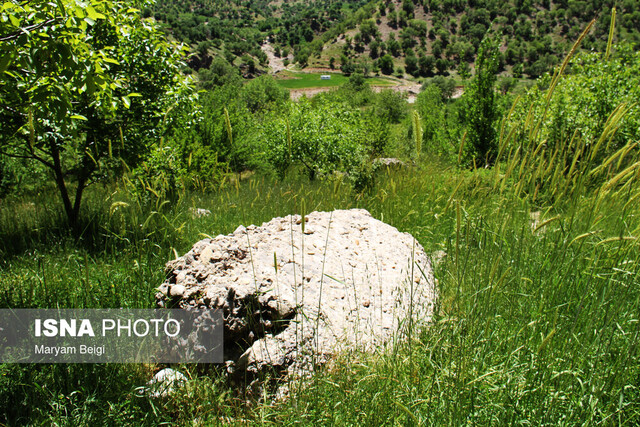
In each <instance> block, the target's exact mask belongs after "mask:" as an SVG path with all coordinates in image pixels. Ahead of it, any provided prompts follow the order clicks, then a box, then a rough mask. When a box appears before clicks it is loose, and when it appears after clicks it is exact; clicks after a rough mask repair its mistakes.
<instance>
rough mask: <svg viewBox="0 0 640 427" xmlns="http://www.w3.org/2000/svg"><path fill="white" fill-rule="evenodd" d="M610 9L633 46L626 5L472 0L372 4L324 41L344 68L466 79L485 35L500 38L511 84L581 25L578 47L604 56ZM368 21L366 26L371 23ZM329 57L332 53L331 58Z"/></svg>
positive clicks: (636, 9) (548, 58)
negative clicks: (370, 64) (395, 68)
mask: <svg viewBox="0 0 640 427" xmlns="http://www.w3.org/2000/svg"><path fill="white" fill-rule="evenodd" d="M614 6H616V7H617V8H618V16H619V22H620V25H619V26H618V28H617V29H616V33H615V36H616V37H617V38H618V39H621V38H624V39H625V40H626V41H628V42H630V43H632V44H633V45H634V46H636V47H637V46H638V45H639V43H640V31H639V30H638V28H640V6H639V5H638V3H637V2H634V1H614V0H608V1H604V2H603V1H595V0H592V1H577V0H562V1H551V0H534V1H496V0H489V1H481V2H479V1H476V0H468V1H467V0H433V1H426V0H424V1H423V0H412V1H409V0H408V1H401V0H394V1H382V2H380V1H378V2H372V3H369V4H368V5H367V6H365V7H364V8H363V10H365V11H366V13H363V14H362V15H361V16H362V17H363V18H362V20H359V21H358V26H357V27H356V28H355V29H349V30H348V31H345V32H344V33H343V35H340V34H332V37H333V40H331V39H328V38H326V37H323V39H324V40H325V41H331V44H328V45H326V46H325V47H326V48H328V49H329V50H330V51H331V48H332V45H333V44H334V43H336V42H337V41H338V40H341V39H342V37H343V36H346V37H345V43H344V44H341V45H340V48H341V52H342V55H343V56H344V57H345V58H346V60H348V61H350V62H356V63H357V62H358V61H362V60H363V59H364V58H368V59H370V60H375V61H376V65H377V67H378V68H380V69H382V70H383V72H384V73H385V74H390V73H391V71H390V70H391V66H390V63H389V61H390V60H392V58H393V57H395V58H396V60H395V63H396V64H403V65H404V66H405V69H406V72H407V73H409V74H411V75H414V76H416V77H418V76H431V75H433V73H438V74H446V73H448V72H454V71H457V72H458V73H459V74H460V75H464V74H466V73H467V72H468V71H466V70H468V65H469V64H470V63H472V62H474V61H475V59H476V57H477V54H478V49H479V47H480V42H481V40H482V39H483V37H484V34H485V33H486V32H487V31H488V30H493V31H495V32H496V33H497V34H498V35H499V36H500V46H501V49H500V54H499V57H498V60H499V62H498V63H499V69H500V70H506V71H508V72H510V73H511V74H513V75H514V76H516V77H522V76H523V75H526V76H529V77H533V78H535V77H538V76H541V75H543V74H544V73H545V72H546V71H549V70H550V69H551V67H552V66H553V65H555V64H557V63H558V62H559V59H560V58H561V57H562V56H563V55H564V53H565V52H566V51H567V50H568V48H569V47H570V45H571V43H573V41H574V40H575V39H576V38H577V37H578V35H579V34H580V33H581V31H582V29H583V26H584V25H585V24H586V23H587V22H589V21H591V20H592V19H597V22H596V25H595V31H594V32H593V33H592V34H590V35H589V37H587V39H586V40H585V42H584V44H583V47H584V48H585V49H587V50H591V49H593V50H598V51H604V50H605V49H604V48H605V46H606V42H607V37H608V30H609V18H610V16H611V8H612V7H614ZM371 18H372V19H371ZM331 52H332V53H333V51H331Z"/></svg>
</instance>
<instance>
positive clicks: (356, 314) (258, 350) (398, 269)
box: [156, 209, 436, 375]
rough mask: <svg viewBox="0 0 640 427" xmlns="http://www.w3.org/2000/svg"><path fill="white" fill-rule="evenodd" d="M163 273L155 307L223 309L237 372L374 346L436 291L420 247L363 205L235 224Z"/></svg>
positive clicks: (400, 329)
mask: <svg viewBox="0 0 640 427" xmlns="http://www.w3.org/2000/svg"><path fill="white" fill-rule="evenodd" d="M166 272H167V280H166V281H165V283H163V284H162V285H161V286H160V287H159V292H158V293H157V295H156V300H157V304H158V306H160V307H182V308H186V307H201V308H205V307H207V308H219V309H222V310H223V313H224V337H225V338H224V341H225V342H224V345H225V348H224V352H225V360H227V370H228V372H236V373H242V374H243V375H247V373H258V372H261V371H265V370H275V371H276V372H277V373H284V372H287V371H288V372H289V373H304V372H309V371H310V370H312V368H313V366H316V365H318V364H323V363H325V362H326V361H327V360H329V359H330V358H331V357H332V356H333V355H335V354H337V352H340V351H341V350H345V349H349V350H353V349H358V350H364V351H373V350H375V349H377V348H380V347H381V346H382V345H384V344H385V343H389V342H392V340H393V338H394V337H399V336H401V335H403V334H405V333H406V332H407V330H408V328H411V327H416V328H417V327H418V326H419V325H420V324H422V323H424V322H426V321H428V320H429V319H430V317H431V315H432V312H433V306H434V302H435V298H436V289H435V280H434V277H433V273H432V270H431V262H430V260H429V258H428V257H427V255H426V254H425V252H424V249H423V248H422V246H420V244H418V243H417V241H416V240H415V239H414V238H413V237H412V236H411V235H410V234H408V233H401V232H399V231H398V230H397V229H396V228H395V227H392V226H390V225H388V224H385V223H383V222H381V221H379V220H377V219H375V218H373V217H372V216H371V215H370V214H369V212H367V211H365V210H362V209H351V210H336V211H333V212H313V213H310V214H308V215H307V216H306V217H305V221H304V222H303V221H302V218H301V216H299V215H290V216H287V217H284V218H274V219H272V220H271V221H269V222H266V223H264V224H262V225H261V226H255V225H250V226H248V227H244V226H239V227H238V228H237V229H236V230H235V232H233V233H232V234H229V235H219V236H217V237H215V238H213V239H204V240H201V241H199V242H198V243H196V244H195V245H194V246H193V248H192V249H191V250H190V251H189V252H188V253H186V254H185V255H184V256H182V257H180V258H178V259H176V260H174V261H171V262H169V263H168V264H167V267H166ZM410 319H411V320H410Z"/></svg>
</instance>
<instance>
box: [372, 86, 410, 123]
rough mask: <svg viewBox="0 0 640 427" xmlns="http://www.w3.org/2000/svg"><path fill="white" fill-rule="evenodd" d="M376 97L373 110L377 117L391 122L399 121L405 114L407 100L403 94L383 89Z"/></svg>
mask: <svg viewBox="0 0 640 427" xmlns="http://www.w3.org/2000/svg"><path fill="white" fill-rule="evenodd" d="M376 98H377V99H376V103H375V106H374V110H375V113H376V115H377V116H378V117H381V118H384V119H385V120H387V121H388V122H391V123H400V121H401V120H402V119H403V118H404V117H405V116H406V115H407V100H406V96H405V95H404V94H402V93H400V92H396V91H394V90H392V89H385V90H383V91H381V92H380V93H379V94H378V96H377V97H376Z"/></svg>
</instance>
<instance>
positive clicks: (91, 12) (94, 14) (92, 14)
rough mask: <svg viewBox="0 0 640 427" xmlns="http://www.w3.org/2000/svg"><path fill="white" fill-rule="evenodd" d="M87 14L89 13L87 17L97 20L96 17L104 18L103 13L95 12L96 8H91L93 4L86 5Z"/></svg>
mask: <svg viewBox="0 0 640 427" xmlns="http://www.w3.org/2000/svg"><path fill="white" fill-rule="evenodd" d="M86 10H87V15H89V19H93V20H94V21H95V20H98V19H105V18H106V16H104V15H103V14H101V13H99V12H96V10H95V9H94V8H93V6H87V9H86Z"/></svg>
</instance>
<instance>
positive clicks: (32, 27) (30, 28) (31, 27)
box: [0, 18, 57, 42]
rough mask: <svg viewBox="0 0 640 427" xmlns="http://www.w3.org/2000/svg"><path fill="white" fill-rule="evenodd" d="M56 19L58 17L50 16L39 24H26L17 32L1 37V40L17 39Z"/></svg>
mask: <svg viewBox="0 0 640 427" xmlns="http://www.w3.org/2000/svg"><path fill="white" fill-rule="evenodd" d="M56 20H57V18H49V19H47V20H46V21H42V22H40V23H38V24H33V25H28V26H26V27H24V28H20V31H16V32H15V33H13V34H9V35H8V36H4V37H0V42H6V41H9V40H13V39H17V38H18V37H20V36H21V35H23V34H24V33H30V32H31V31H34V30H37V29H39V28H42V27H44V26H45V25H49V24H51V23H53V22H55V21H56Z"/></svg>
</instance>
